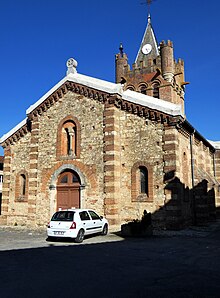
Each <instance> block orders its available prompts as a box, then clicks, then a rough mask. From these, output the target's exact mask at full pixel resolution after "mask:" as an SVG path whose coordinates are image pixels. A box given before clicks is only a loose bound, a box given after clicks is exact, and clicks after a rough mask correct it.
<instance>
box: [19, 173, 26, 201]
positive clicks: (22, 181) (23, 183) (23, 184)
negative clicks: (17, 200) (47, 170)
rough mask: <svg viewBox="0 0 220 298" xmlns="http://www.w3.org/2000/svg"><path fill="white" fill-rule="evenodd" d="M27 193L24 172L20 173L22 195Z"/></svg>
mask: <svg viewBox="0 0 220 298" xmlns="http://www.w3.org/2000/svg"><path fill="white" fill-rule="evenodd" d="M25 194H26V176H25V175H24V174H21V175H20V196H21V197H24V196H25Z"/></svg>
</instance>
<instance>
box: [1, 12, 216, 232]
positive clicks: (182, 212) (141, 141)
mask: <svg viewBox="0 0 220 298" xmlns="http://www.w3.org/2000/svg"><path fill="white" fill-rule="evenodd" d="M115 68H116V78H115V81H116V82H115V83H112V82H107V81H104V80H100V79H96V78H93V77H89V76H86V75H83V74H80V73H78V72H77V62H76V61H75V60H74V59H73V58H70V59H69V60H68V61H67V74H66V76H65V77H64V78H63V79H62V80H61V81H60V82H58V83H57V84H56V85H55V86H54V87H53V88H51V89H50V90H49V91H48V92H47V93H46V94H45V95H44V96H43V97H41V98H40V99H39V100H38V101H36V102H35V103H34V104H33V105H31V106H30V107H29V108H28V109H27V111H26V118H25V119H24V120H23V121H22V122H21V123H19V124H18V125H17V126H16V127H14V128H13V129H12V130H11V131H9V132H8V133H7V134H5V135H4V136H2V137H1V139H0V144H1V146H3V148H4V171H3V173H4V181H3V190H2V194H3V195H2V202H1V205H2V206H1V215H0V224H6V225H19V226H21V225H25V226H29V227H30V226H32V227H40V226H45V224H46V223H47V222H48V221H49V219H50V217H51V215H52V214H53V213H54V212H55V211H56V210H58V209H60V208H62V209H63V208H91V209H94V210H96V211H97V212H98V213H100V214H101V215H104V216H105V217H106V218H107V219H108V221H109V224H110V229H111V228H112V229H119V228H120V226H121V225H122V224H124V223H126V222H129V221H132V220H135V219H140V218H141V217H142V215H143V212H144V210H146V211H147V212H151V214H152V222H153V225H154V226H159V227H161V228H167V229H180V228H182V227H184V226H186V225H190V224H197V223H203V222H207V221H210V220H214V219H215V218H216V215H217V210H218V209H217V208H218V207H219V205H220V197H219V181H220V150H219V149H220V146H219V143H218V142H211V141H208V140H206V139H205V138H204V137H203V136H202V135H201V134H200V133H199V132H198V131H197V130H196V129H195V128H194V127H193V126H192V125H191V124H190V123H189V122H188V121H187V118H186V115H185V110H184V93H185V86H186V85H187V82H185V79H184V62H183V60H182V59H179V60H175V58H174V46H173V43H172V42H171V41H170V40H168V41H166V42H165V41H162V42H160V44H158V43H157V40H156V37H155V34H154V31H153V28H152V24H151V18H150V16H149V17H148V22H147V27H146V30H145V33H144V36H143V39H142V42H141V45H140V48H139V51H138V53H137V57H136V60H135V62H134V63H133V64H132V67H130V66H129V64H128V57H127V55H126V53H125V52H124V49H123V45H122V44H121V45H120V48H119V53H118V54H116V56H115Z"/></svg>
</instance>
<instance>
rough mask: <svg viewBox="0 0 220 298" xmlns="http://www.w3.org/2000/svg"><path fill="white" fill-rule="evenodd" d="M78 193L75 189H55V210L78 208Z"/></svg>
mask: <svg viewBox="0 0 220 298" xmlns="http://www.w3.org/2000/svg"><path fill="white" fill-rule="evenodd" d="M79 202H80V193H79V187H77V188H71V187H69V188H68V187H67V188H63V187H62V188H60V187H58V188H57V209H59V208H62V209H69V208H79V207H80V204H79Z"/></svg>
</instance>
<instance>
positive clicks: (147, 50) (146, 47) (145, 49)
mask: <svg viewBox="0 0 220 298" xmlns="http://www.w3.org/2000/svg"><path fill="white" fill-rule="evenodd" d="M151 50H152V45H151V44H149V43H146V44H145V45H144V46H143V47H142V53H143V54H145V55H147V54H149V53H150V52H151Z"/></svg>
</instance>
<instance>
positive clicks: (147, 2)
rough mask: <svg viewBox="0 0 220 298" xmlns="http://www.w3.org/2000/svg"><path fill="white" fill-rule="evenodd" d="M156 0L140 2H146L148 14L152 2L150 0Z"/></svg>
mask: <svg viewBox="0 0 220 298" xmlns="http://www.w3.org/2000/svg"><path fill="white" fill-rule="evenodd" d="M154 1H156V0H146V1H145V2H144V3H142V4H146V5H147V10H148V13H149V14H150V6H151V4H152V2H154Z"/></svg>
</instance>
